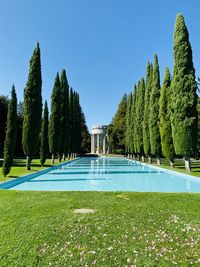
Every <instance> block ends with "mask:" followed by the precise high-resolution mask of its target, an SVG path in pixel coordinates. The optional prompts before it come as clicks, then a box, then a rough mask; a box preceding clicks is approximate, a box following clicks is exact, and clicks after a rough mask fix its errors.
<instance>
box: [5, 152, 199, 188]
mask: <svg viewBox="0 0 200 267" xmlns="http://www.w3.org/2000/svg"><path fill="white" fill-rule="evenodd" d="M24 179H26V178H24ZM24 179H23V180H22V183H19V181H18V183H19V184H17V185H14V186H12V187H11V185H10V184H9V183H8V184H7V186H6V187H4V188H7V189H12V190H40V191H41V190H44V191H74V190H75V191H137V192H200V179H198V178H193V177H191V176H187V175H182V174H178V173H173V172H171V173H170V172H167V171H165V170H162V169H159V168H153V167H149V166H147V165H142V164H140V163H137V162H133V161H129V160H127V159H124V158H103V157H102V158H80V159H78V160H76V161H73V162H71V163H66V164H64V165H62V166H60V167H58V168H54V169H50V171H49V172H46V173H42V174H40V175H38V176H36V177H34V178H31V179H30V178H29V180H27V181H24ZM0 187H1V186H0Z"/></svg>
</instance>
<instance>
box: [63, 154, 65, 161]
mask: <svg viewBox="0 0 200 267" xmlns="http://www.w3.org/2000/svg"><path fill="white" fill-rule="evenodd" d="M63 161H65V153H63Z"/></svg>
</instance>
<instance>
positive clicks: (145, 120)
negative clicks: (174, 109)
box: [142, 62, 153, 163]
mask: <svg viewBox="0 0 200 267" xmlns="http://www.w3.org/2000/svg"><path fill="white" fill-rule="evenodd" d="M152 76H153V66H152V64H150V63H149V62H148V63H147V70H146V88H145V96H144V118H143V124H142V127H143V147H144V153H145V155H147V156H148V159H149V163H151V144H150V133H149V113H150V105H149V103H150V95H151V90H152V78H153V77H152Z"/></svg>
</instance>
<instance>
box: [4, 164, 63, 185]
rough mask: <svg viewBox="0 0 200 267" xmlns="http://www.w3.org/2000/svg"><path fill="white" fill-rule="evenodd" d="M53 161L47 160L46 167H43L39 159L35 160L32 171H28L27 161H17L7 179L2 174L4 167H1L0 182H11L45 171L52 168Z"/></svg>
mask: <svg viewBox="0 0 200 267" xmlns="http://www.w3.org/2000/svg"><path fill="white" fill-rule="evenodd" d="M58 163H59V162H58V161H55V165H56V164H58ZM51 166H52V165H51V160H50V159H47V160H46V162H45V164H44V167H42V166H41V164H40V160H39V159H33V160H32V162H31V170H30V171H27V170H26V160H25V159H15V160H14V162H13V167H12V168H11V171H10V173H9V174H8V176H7V177H4V176H3V174H2V167H0V182H4V181H7V180H10V179H12V178H18V177H20V176H22V175H26V174H29V173H33V172H37V171H40V170H43V169H45V168H48V167H51Z"/></svg>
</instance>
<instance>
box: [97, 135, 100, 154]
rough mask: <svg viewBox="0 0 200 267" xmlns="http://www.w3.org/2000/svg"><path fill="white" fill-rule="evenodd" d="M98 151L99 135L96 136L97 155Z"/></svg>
mask: <svg viewBox="0 0 200 267" xmlns="http://www.w3.org/2000/svg"><path fill="white" fill-rule="evenodd" d="M99 149H100V146H99V134H97V153H98V154H99Z"/></svg>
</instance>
